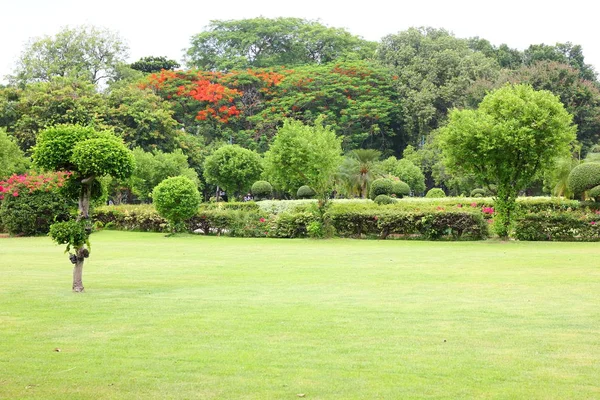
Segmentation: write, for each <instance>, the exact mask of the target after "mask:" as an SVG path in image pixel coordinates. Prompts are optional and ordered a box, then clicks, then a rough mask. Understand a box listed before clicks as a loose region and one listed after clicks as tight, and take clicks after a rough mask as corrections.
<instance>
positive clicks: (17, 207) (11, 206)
mask: <svg viewBox="0 0 600 400" xmlns="http://www.w3.org/2000/svg"><path fill="white" fill-rule="evenodd" d="M0 219H1V220H2V225H3V226H4V229H5V230H6V231H7V232H8V233H10V234H11V235H25V236H32V235H44V234H47V233H48V231H49V230H50V225H52V224H53V223H54V222H56V221H65V220H68V219H69V206H68V203H67V200H66V199H65V198H64V197H63V196H61V195H60V194H59V193H57V191H50V192H44V191H35V192H32V193H28V192H27V191H22V192H21V193H20V194H19V196H17V197H14V196H12V195H11V196H6V198H5V199H4V200H3V201H2V206H1V207H0Z"/></svg>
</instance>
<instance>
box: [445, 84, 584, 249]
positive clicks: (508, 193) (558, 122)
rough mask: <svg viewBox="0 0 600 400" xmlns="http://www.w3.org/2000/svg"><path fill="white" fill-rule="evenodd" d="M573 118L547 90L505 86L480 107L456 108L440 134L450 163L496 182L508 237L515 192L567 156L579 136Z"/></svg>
mask: <svg viewBox="0 0 600 400" xmlns="http://www.w3.org/2000/svg"><path fill="white" fill-rule="evenodd" d="M572 120H573V117H572V116H571V115H570V114H569V113H568V112H567V111H566V110H565V108H564V106H563V105H562V104H561V102H560V100H559V99H558V98H557V97H556V96H554V95H553V94H552V93H550V92H548V91H535V90H534V89H533V88H532V87H531V86H527V85H514V86H504V87H502V88H500V89H498V90H496V91H494V92H492V93H490V94H489V95H487V96H486V97H485V98H484V99H483V101H482V102H481V104H480V105H479V108H478V109H477V110H456V109H455V110H453V111H452V112H451V113H450V117H449V122H448V125H447V126H445V127H444V128H442V129H441V132H440V136H439V139H440V141H441V144H442V146H441V148H442V151H443V154H444V157H445V159H446V163H447V165H448V166H449V167H450V168H452V169H453V170H455V171H459V172H463V173H473V174H475V176H476V177H477V178H478V179H479V180H480V181H481V182H482V183H484V184H487V185H490V184H496V185H497V193H498V194H497V197H496V202H495V204H496V211H497V213H498V215H497V218H496V219H497V221H496V225H495V227H496V231H497V233H498V235H499V236H500V237H503V238H506V237H507V236H508V234H509V232H510V227H511V224H512V221H513V218H514V211H515V204H516V197H517V195H518V193H519V191H520V190H523V189H524V188H525V187H526V186H527V185H528V184H529V183H530V182H531V181H532V180H533V179H534V178H536V177H538V176H539V174H540V172H543V171H544V170H547V169H549V168H551V167H552V166H553V164H554V162H555V160H556V159H557V158H559V157H561V156H563V157H564V156H568V155H569V150H570V144H571V143H572V142H573V141H574V140H575V127H574V126H573V125H572Z"/></svg>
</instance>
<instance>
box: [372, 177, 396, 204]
mask: <svg viewBox="0 0 600 400" xmlns="http://www.w3.org/2000/svg"><path fill="white" fill-rule="evenodd" d="M381 194H384V195H388V196H389V195H390V194H392V180H391V179H388V178H379V179H375V180H374V181H373V182H372V183H371V190H370V191H369V198H370V199H371V200H375V198H376V197H377V196H379V195H381Z"/></svg>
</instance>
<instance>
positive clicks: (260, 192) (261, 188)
mask: <svg viewBox="0 0 600 400" xmlns="http://www.w3.org/2000/svg"><path fill="white" fill-rule="evenodd" d="M250 191H251V192H252V195H253V196H254V197H255V198H256V199H257V200H261V199H268V198H270V197H271V196H272V195H273V186H271V184H270V183H269V182H267V181H256V182H254V184H253V185H252V188H251V189H250Z"/></svg>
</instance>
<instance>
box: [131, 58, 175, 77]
mask: <svg viewBox="0 0 600 400" xmlns="http://www.w3.org/2000/svg"><path fill="white" fill-rule="evenodd" d="M129 67H130V68H131V69H135V70H137V71H142V72H144V73H146V74H151V73H153V72H160V71H161V70H163V69H166V70H174V69H177V68H179V67H180V65H179V63H178V62H177V61H175V60H169V59H168V58H167V57H153V56H150V57H142V58H140V59H139V60H137V61H136V62H134V63H131V64H130V65H129Z"/></svg>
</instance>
